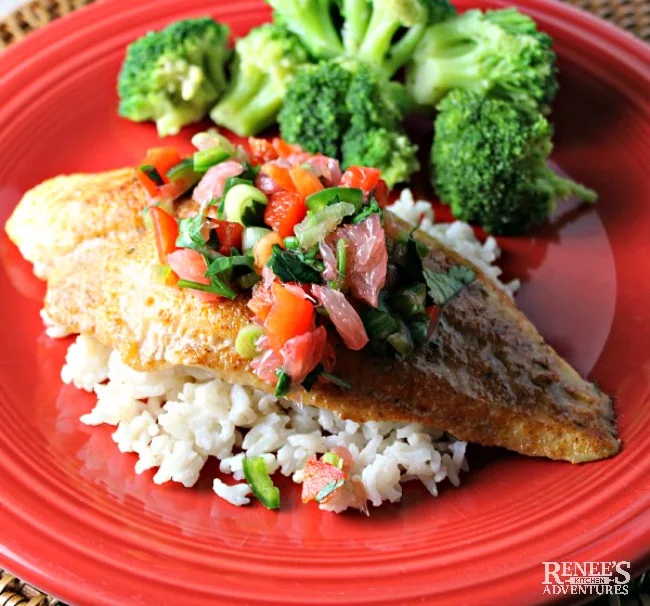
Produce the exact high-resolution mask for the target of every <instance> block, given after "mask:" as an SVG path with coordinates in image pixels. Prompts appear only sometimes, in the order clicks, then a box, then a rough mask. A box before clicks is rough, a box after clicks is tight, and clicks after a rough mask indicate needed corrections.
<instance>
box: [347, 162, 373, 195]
mask: <svg viewBox="0 0 650 606" xmlns="http://www.w3.org/2000/svg"><path fill="white" fill-rule="evenodd" d="M380 178H381V171H380V170H378V169H376V168H367V167H365V166H350V167H349V168H348V169H347V170H346V171H345V172H344V173H343V176H342V177H341V183H340V186H341V187H356V188H359V189H362V190H363V193H364V194H366V195H368V194H369V193H370V192H371V191H373V190H374V189H375V187H377V183H379V179H380Z"/></svg>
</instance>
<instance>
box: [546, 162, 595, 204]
mask: <svg viewBox="0 0 650 606" xmlns="http://www.w3.org/2000/svg"><path fill="white" fill-rule="evenodd" d="M536 183H537V185H538V187H539V188H540V189H546V190H547V191H549V192H551V196H552V198H553V200H555V199H558V198H559V199H560V200H566V199H568V198H578V199H579V200H582V201H584V202H591V203H594V202H596V201H597V200H598V194H597V193H596V192H595V191H594V190H593V189H589V188H588V187H585V186H584V185H581V184H580V183H576V182H575V181H572V180H571V179H565V178H564V177H560V176H559V175H558V174H556V173H554V172H553V171H552V170H551V169H550V168H546V167H545V168H544V170H543V171H542V174H541V175H539V176H538V177H537V179H536ZM554 208H555V203H554V204H553V208H552V209H551V211H552V210H554Z"/></svg>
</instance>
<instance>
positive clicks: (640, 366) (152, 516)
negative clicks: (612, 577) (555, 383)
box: [0, 0, 650, 606]
mask: <svg viewBox="0 0 650 606" xmlns="http://www.w3.org/2000/svg"><path fill="white" fill-rule="evenodd" d="M188 5H189V6H188ZM468 6H469V2H465V1H463V2H462V8H467V7H468ZM485 6H488V5H487V4H485ZM489 6H497V4H496V3H491V4H489ZM521 6H522V8H523V9H525V10H526V11H527V12H529V13H530V14H531V15H533V16H534V17H535V18H536V19H537V20H538V21H539V23H540V24H541V25H542V27H543V28H544V29H546V30H547V31H549V32H550V33H551V34H552V35H553V36H554V37H555V40H556V48H557V51H558V54H559V56H560V69H561V84H562V88H561V92H560V94H559V97H558V100H557V106H556V110H555V113H554V119H555V121H556V123H557V137H556V141H557V152H556V154H555V159H556V160H557V162H558V163H559V164H560V166H562V168H563V169H564V170H566V171H567V172H568V173H569V174H571V175H572V176H574V177H576V178H578V179H580V180H583V181H584V182H586V183H588V184H589V185H591V186H593V187H595V188H596V189H597V190H598V191H599V192H600V193H601V201H600V202H599V203H598V205H597V207H596V208H595V209H591V208H590V209H579V210H568V211H567V212H565V213H564V215H563V216H562V217H561V218H559V219H558V220H557V221H556V223H555V224H554V226H553V227H552V228H547V229H545V230H543V231H539V232H537V233H536V234H534V235H533V236H532V237H528V238H517V239H509V240H503V241H502V245H503V247H504V249H505V250H506V251H507V254H506V256H505V258H504V263H505V265H506V266H507V271H508V273H509V275H510V276H521V277H522V278H523V281H524V285H523V287H522V289H521V293H520V295H519V302H520V304H521V306H522V307H523V308H524V310H525V311H526V312H527V313H528V314H529V316H530V317H531V318H532V320H533V321H534V322H535V323H536V325H537V326H538V327H539V328H540V330H541V332H542V333H543V334H544V335H545V336H546V337H547V338H548V339H549V340H550V341H551V343H553V344H554V345H555V346H556V347H557V348H558V349H559V350H560V352H561V353H563V354H564V355H566V356H567V358H568V359H569V360H570V361H571V362H572V363H573V364H574V365H575V366H576V367H577V368H578V369H579V370H580V371H581V372H583V373H586V374H588V375H589V376H590V377H591V378H593V379H596V380H598V382H599V383H600V385H601V386H602V388H603V389H605V390H606V391H608V392H610V393H613V394H614V395H615V397H616V409H617V412H618V418H619V427H620V434H621V437H622V439H623V442H624V449H623V452H622V453H621V454H620V455H618V456H617V457H616V458H614V459H612V460H609V461H604V462H600V463H592V464H588V465H584V466H572V465H569V464H565V463H553V462H550V461H545V460H533V459H528V458H525V457H522V456H516V455H513V454H509V453H506V452H501V451H498V450H486V449H480V448H475V449H473V450H471V451H470V455H469V461H470V465H471V467H472V472H471V473H470V474H469V475H467V476H466V481H465V485H464V486H463V487H461V488H460V489H458V490H456V489H453V488H451V487H448V488H445V489H444V490H443V492H442V495H441V497H440V498H438V499H433V498H428V497H427V496H426V493H425V491H424V490H423V489H418V488H417V487H415V486H412V485H409V486H407V489H406V491H405V492H406V494H405V499H404V502H403V503H402V504H401V505H399V506H388V507H382V508H381V509H380V510H375V511H373V512H372V517H371V518H370V519H366V518H365V517H363V516H360V515H354V514H353V515H343V516H338V517H337V516H334V515H329V514H322V513H320V512H318V511H317V510H316V509H315V508H314V507H307V506H301V505H300V504H299V496H298V494H297V493H298V491H297V490H296V489H289V487H288V486H284V492H283V494H284V495H285V496H284V497H283V498H284V502H285V504H286V505H285V506H284V507H283V509H282V511H280V512H279V513H273V512H269V511H266V510H264V509H262V508H261V507H259V506H255V507H250V508H242V509H235V508H234V507H232V506H231V505H229V504H227V503H225V502H223V501H220V500H219V499H218V498H217V497H215V496H214V495H213V494H212V493H211V491H210V489H209V481H205V482H203V483H202V484H201V486H200V487H198V488H197V489H195V490H186V489H183V488H179V487H176V486H169V487H168V486H165V487H158V486H155V485H154V484H153V483H152V482H151V481H150V480H151V478H150V476H136V475H135V474H134V472H133V464H134V459H133V458H132V457H131V456H130V455H129V456H126V455H122V454H119V453H118V451H117V448H116V447H115V445H114V444H113V443H112V441H111V439H110V432H109V430H108V429H102V428H100V429H90V428H87V427H84V426H82V425H81V424H80V423H79V421H78V418H79V415H80V414H81V413H82V412H84V411H87V410H89V409H90V408H91V406H92V405H93V401H92V398H91V397H89V396H85V395H80V394H79V393H78V392H77V391H76V390H74V389H73V388H69V387H63V386H62V385H61V382H60V380H59V372H60V368H61V365H62V363H63V358H64V353H65V349H66V346H67V342H55V341H51V340H50V339H48V338H47V337H45V335H44V334H43V327H42V325H41V322H40V320H39V316H38V311H39V308H40V306H41V298H42V294H43V287H42V285H41V284H40V283H38V281H37V280H35V279H34V278H33V277H32V276H31V273H30V268H29V266H28V264H27V263H25V262H24V261H22V259H21V258H20V256H19V254H18V252H17V251H16V249H15V248H14V247H13V246H12V245H11V244H10V243H9V242H8V241H7V238H6V236H4V234H3V235H2V238H1V239H0V244H1V250H0V253H1V257H2V266H1V267H0V292H1V293H2V296H1V298H0V307H1V309H2V317H4V318H5V320H4V321H5V324H4V325H3V338H2V340H1V341H0V419H1V421H2V422H1V425H2V430H1V431H0V479H1V484H0V485H1V491H2V492H1V494H2V498H1V502H0V566H2V567H7V568H8V569H9V570H11V571H12V572H14V573H16V574H18V575H20V576H21V577H23V578H25V579H26V580H28V581H30V582H32V583H34V584H36V585H37V586H39V587H40V588H41V589H43V590H45V591H47V592H51V593H53V594H54V595H56V596H58V597H60V598H62V599H64V600H65V601H69V602H72V603H75V604H92V605H94V606H100V605H110V606H114V605H115V604H120V605H135V604H142V605H151V604H193V605H195V606H198V605H202V604H211V605H214V604H225V603H238V604H241V603H255V604H261V603H264V604H347V605H349V604H370V603H372V604H379V603H387V602H392V603H399V604H412V603H413V604H414V603H422V602H423V601H424V602H431V601H433V600H435V601H436V602H443V601H444V603H446V604H457V603H461V602H462V603H481V604H515V603H516V604H523V603H532V602H537V601H541V600H542V599H543V598H544V595H543V593H542V589H543V588H542V580H543V567H542V561H549V560H553V561H561V560H571V561H579V562H582V561H601V560H631V561H632V562H633V566H634V568H635V570H638V569H639V568H640V566H642V565H643V564H645V563H647V558H648V555H649V554H650V508H649V506H650V449H649V448H648V446H649V444H650V438H649V437H648V436H649V435H650V408H649V407H648V405H649V404H650V402H649V399H650V322H648V309H649V303H648V302H649V301H650V281H649V280H648V271H649V270H650V261H649V259H650V238H649V237H648V234H649V233H650V174H649V172H648V159H649V158H650V110H649V107H648V99H649V98H650V74H649V73H648V66H649V65H650V50H649V49H648V48H647V47H645V46H644V45H643V44H641V43H640V42H638V41H636V40H634V39H633V38H632V37H630V36H628V35H626V34H624V33H622V32H620V31H618V30H616V29H614V28H613V27H610V26H608V25H606V24H605V23H603V22H600V21H597V20H596V19H594V18H591V17H589V16H588V15H586V14H584V13H581V12H577V11H576V10H573V9H571V8H569V7H567V6H566V5H563V4H560V3H557V2H545V1H544V0H526V1H525V2H522V4H521ZM205 13H210V14H212V15H214V16H215V17H216V18H218V19H222V20H224V21H225V22H227V23H229V24H231V25H232V28H233V31H234V33H235V34H236V35H239V34H243V33H245V32H246V31H247V30H248V29H249V28H250V27H251V26H252V25H255V24H258V23H260V22H262V21H264V20H266V19H268V17H269V10H268V8H267V7H265V6H264V5H263V4H262V3H261V2H258V1H255V2H251V1H248V2H239V1H238V2H234V1H232V2H226V1H223V2H214V1H212V0H194V1H193V2H191V3H189V2H187V1H186V0H142V1H140V2H137V3H136V2H132V1H131V0H114V1H105V2H100V3H98V4H96V5H94V6H91V7H90V8H87V9H84V10H81V11H79V12H78V13H75V14H74V15H72V16H71V17H68V18H65V19H62V20H60V21H57V22H56V23H54V24H53V25H51V26H48V27H47V28H46V29H45V30H43V31H39V32H37V33H35V34H32V35H31V36H30V37H29V38H28V39H27V41H26V42H24V43H21V44H19V45H17V46H16V47H15V48H11V49H9V51H6V52H5V53H4V54H3V55H2V57H0V74H1V75H0V99H2V103H1V104H0V132H1V133H2V146H1V147H0V224H3V223H4V221H5V220H6V218H7V217H8V215H9V213H10V212H11V209H12V208H13V207H14V206H15V204H16V203H17V202H18V199H19V198H20V195H21V194H22V193H23V192H24V191H25V190H26V189H28V188H29V187H32V186H33V185H35V184H36V183H38V182H39V181H41V180H42V179H45V178H46V177H51V176H54V175H57V174H59V173H65V172H72V171H79V170H86V171H100V170H105V169H109V168H113V167H117V166H122V165H130V164H135V163H137V162H138V161H139V160H140V159H141V158H142V154H143V151H144V149H145V148H146V147H147V146H150V145H154V144H156V136H155V132H154V128H153V127H152V126H151V125H149V124H147V125H135V124H131V123H128V122H126V121H124V120H121V119H119V118H117V116H116V113H115V109H116V96H115V78H116V75H117V71H118V68H119V65H120V61H121V59H122V56H123V54H124V46H125V44H126V43H127V42H128V41H130V40H132V39H134V38H135V37H136V36H138V35H140V34H142V33H143V32H144V31H145V30H147V29H148V28H155V27H159V26H161V25H163V24H165V23H168V22H169V21H171V20H174V19H178V18H181V17H189V16H197V15H201V14H205ZM179 140H183V141H184V142H185V144H187V140H188V137H187V133H184V134H183V136H181V137H179ZM208 480H209V478H208Z"/></svg>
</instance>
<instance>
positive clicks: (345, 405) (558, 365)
mask: <svg viewBox="0 0 650 606" xmlns="http://www.w3.org/2000/svg"><path fill="white" fill-rule="evenodd" d="M403 230H407V231H408V230H410V228H409V226H407V225H406V224H403V223H402V222H400V221H399V220H398V219H396V218H395V217H392V216H390V215H389V214H388V213H387V232H388V233H389V235H391V236H392V237H395V236H396V235H397V233H398V232H400V231H403ZM418 237H419V238H420V239H421V240H422V241H424V243H425V244H427V246H429V248H430V249H431V252H430V254H429V256H428V257H427V259H426V260H425V265H427V266H428V267H430V268H431V269H433V270H446V269H448V268H449V267H450V266H452V265H456V264H464V265H469V266H471V267H472V268H473V269H474V271H475V272H476V275H477V280H476V281H474V282H473V283H471V284H470V285H469V286H468V287H467V288H466V289H464V290H463V291H462V292H461V293H460V294H459V295H458V296H457V297H456V298H455V299H454V300H453V301H452V302H451V303H450V304H449V305H448V306H447V307H446V309H445V311H444V314H443V315H442V318H441V320H440V322H439V324H438V326H437V328H436V331H435V333H434V338H433V342H432V345H431V346H430V347H428V348H425V349H423V350H420V351H419V352H417V353H415V354H414V355H413V356H411V357H409V358H408V359H406V360H391V359H383V358H377V357H374V356H372V355H371V354H369V353H366V352H352V351H350V350H348V349H347V348H345V347H344V346H342V345H339V346H338V347H337V365H336V369H335V372H336V373H337V374H339V375H340V376H342V377H343V378H344V379H347V380H348V381H349V382H350V383H351V384H352V389H351V390H349V391H348V390H344V389H341V388H339V387H336V386H334V385H332V384H320V383H319V384H317V385H316V386H315V387H314V389H312V391H311V392H309V393H307V392H305V391H304V390H303V389H302V388H298V389H296V390H295V391H294V392H293V394H292V397H293V398H295V399H298V400H300V401H302V402H304V403H305V404H313V405H315V406H319V407H321V408H325V409H328V410H332V411H333V412H336V413H337V414H339V415H341V416H342V417H344V418H348V419H352V420H355V421H368V420H386V421H403V422H417V423H423V424H426V425H430V426H433V427H438V428H440V429H444V430H446V431H448V432H450V433H451V434H453V435H454V436H456V437H457V438H460V439H464V440H468V441H471V442H476V443H479V444H483V445H488V446H502V447H505V448H509V449H511V450H514V451H517V452H520V453H522V454H526V455H531V456H544V457H548V458H551V459H559V460H566V461H571V462H573V463H578V462H585V461H592V460H596V459H601V458H605V457H608V456H611V455H614V454H616V452H618V450H619V441H618V440H617V438H616V431H615V428H614V425H613V422H612V418H613V412H612V404H611V399H610V398H609V397H608V396H606V395H605V394H603V393H601V392H599V391H598V390H597V389H596V388H595V387H594V386H593V385H591V384H590V383H588V382H587V381H585V380H583V379H582V378H581V377H580V376H579V375H578V374H577V373H576V372H575V370H573V369H572V368H571V366H569V364H568V363H566V362H565V361H564V360H562V358H561V357H560V356H559V355H558V354H557V353H556V352H555V351H554V350H553V349H552V348H551V347H549V346H548V345H547V344H546V343H545V342H544V340H543V339H542V337H541V336H540V335H539V334H538V333H537V331H536V330H535V328H534V327H533V326H532V324H530V322H529V321H528V320H527V319H526V318H525V316H524V315H523V314H522V313H521V312H520V311H519V310H518V309H517V307H516V306H515V305H514V303H513V302H512V301H511V300H510V299H509V298H508V297H507V296H506V295H505V294H504V293H502V292H501V291H499V290H498V289H497V288H495V287H494V286H493V285H492V284H491V282H490V281H489V279H488V278H486V277H485V276H484V275H483V274H482V272H481V271H480V270H479V269H478V268H476V267H474V266H472V264H471V263H469V262H468V261H466V260H465V259H463V258H461V257H459V256H458V255H457V254H456V253H454V252H453V251H451V250H449V249H447V248H446V247H445V246H443V245H442V244H440V243H439V242H437V241H436V240H434V239H433V238H430V237H428V236H426V235H424V234H419V236H418ZM155 263H156V253H155V246H154V242H153V238H152V236H151V235H150V234H142V235H140V236H138V237H136V238H134V240H133V241H132V242H129V243H128V244H125V243H123V242H120V241H110V240H106V239H97V240H92V241H88V242H85V243H84V244H82V245H81V246H80V247H78V248H77V249H76V250H75V251H74V252H73V253H72V254H71V255H69V256H68V257H66V258H64V259H62V260H61V262H60V263H58V264H57V267H56V268H54V270H53V271H52V272H51V274H50V276H49V286H48V293H47V296H46V302H45V307H46V311H47V314H48V315H49V317H50V318H51V319H52V320H54V321H55V322H57V323H59V324H62V325H64V326H65V327H67V328H68V329H69V330H70V331H71V332H78V333H82V334H87V335H92V336H94V337H96V338H97V339H98V340H99V341H101V342H102V343H104V344H106V345H109V346H111V347H114V348H116V349H117V350H119V352H120V354H121V355H122V358H123V360H124V361H125V362H126V363H127V364H129V365H130V366H132V367H134V368H136V369H139V370H154V369H160V368H165V367H168V366H171V365H175V364H184V365H188V366H199V367H203V368H208V369H210V370H212V371H213V372H215V374H216V375H217V376H219V377H220V378H222V379H224V380H226V381H229V382H237V383H242V384H246V385H252V386H255V387H257V388H260V389H263V390H266V391H273V387H272V386H269V385H267V384H265V383H263V382H262V381H261V380H260V379H258V378H257V377H256V376H255V375H254V374H253V372H252V371H251V369H250V366H249V363H248V362H247V361H246V360H243V359H242V358H241V357H240V356H239V355H238V354H237V353H236V351H235V350H234V341H235V338H236V335H237V333H238V331H239V329H240V328H241V327H242V326H244V325H245V324H246V323H247V322H249V321H250V320H251V314H250V312H249V311H248V309H247V308H246V305H245V303H246V300H245V297H243V296H242V297H239V298H238V299H237V300H235V301H227V300H223V301H221V302H219V303H217V304H211V305H208V304H205V303H202V302H200V301H198V300H197V299H196V298H195V297H194V296H193V294H192V293H191V292H189V291H182V290H179V289H176V288H171V287H165V286H162V285H159V284H156V282H155V280H154V277H153V267H154V265H155Z"/></svg>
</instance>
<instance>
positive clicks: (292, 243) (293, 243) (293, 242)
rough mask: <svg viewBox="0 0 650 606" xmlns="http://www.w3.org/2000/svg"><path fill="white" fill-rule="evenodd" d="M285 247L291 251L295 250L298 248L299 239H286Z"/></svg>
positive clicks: (289, 237) (292, 237)
mask: <svg viewBox="0 0 650 606" xmlns="http://www.w3.org/2000/svg"><path fill="white" fill-rule="evenodd" d="M284 245H285V246H286V247H287V248H288V249H289V250H295V249H296V248H298V246H299V244H298V238H296V236H287V237H286V238H285V239H284Z"/></svg>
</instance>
